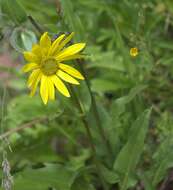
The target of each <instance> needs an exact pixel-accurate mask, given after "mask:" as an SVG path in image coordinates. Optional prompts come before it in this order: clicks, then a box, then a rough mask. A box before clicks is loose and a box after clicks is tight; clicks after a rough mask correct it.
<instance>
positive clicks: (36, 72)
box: [27, 69, 41, 88]
mask: <svg viewBox="0 0 173 190" xmlns="http://www.w3.org/2000/svg"><path fill="white" fill-rule="evenodd" d="M40 72H41V71H40V69H36V70H34V71H33V72H32V73H31V74H30V76H29V79H28V82H27V85H28V87H29V88H30V87H31V86H32V84H33V82H34V81H35V80H36V79H37V77H38V75H39V74H40Z"/></svg>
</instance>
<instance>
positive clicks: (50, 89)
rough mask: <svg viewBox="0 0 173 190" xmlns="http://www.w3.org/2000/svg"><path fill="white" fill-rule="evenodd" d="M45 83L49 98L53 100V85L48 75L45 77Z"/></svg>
mask: <svg viewBox="0 0 173 190" xmlns="http://www.w3.org/2000/svg"><path fill="white" fill-rule="evenodd" d="M47 79H48V80H47V84H48V89H49V98H50V99H51V100H54V99H55V87H54V84H53V82H52V80H51V78H50V77H48V78H47Z"/></svg>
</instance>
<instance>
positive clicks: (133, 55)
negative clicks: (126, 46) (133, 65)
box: [130, 47, 139, 57]
mask: <svg viewBox="0 0 173 190" xmlns="http://www.w3.org/2000/svg"><path fill="white" fill-rule="evenodd" d="M138 53H139V51H138V48H136V47H134V48H131V49H130V55H131V56H132V57H136V56H137V55H138Z"/></svg>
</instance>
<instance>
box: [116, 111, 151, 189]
mask: <svg viewBox="0 0 173 190" xmlns="http://www.w3.org/2000/svg"><path fill="white" fill-rule="evenodd" d="M150 113H151V110H146V111H144V112H143V113H142V114H141V115H140V116H139V117H138V118H137V120H136V121H135V123H134V125H133V126H132V129H131V135H130V136H129V139H128V141H127V143H126V144H125V146H124V147H123V148H122V150H121V151H120V153H119V154H118V157H117V158H116V160H115V163H114V170H115V171H116V172H117V173H118V174H119V176H120V184H119V185H120V189H121V190H126V189H127V188H128V183H129V180H130V179H131V178H132V175H133V174H134V173H135V172H134V171H135V168H136V165H137V164H138V162H139V158H140V156H141V153H142V151H143V147H144V139H145V136H146V133H147V128H148V124H149V117H150Z"/></svg>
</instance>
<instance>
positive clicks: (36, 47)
mask: <svg viewBox="0 0 173 190" xmlns="http://www.w3.org/2000/svg"><path fill="white" fill-rule="evenodd" d="M32 53H33V54H35V55H37V57H38V58H39V60H41V58H42V48H41V47H40V45H38V44H35V45H33V46H32Z"/></svg>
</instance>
